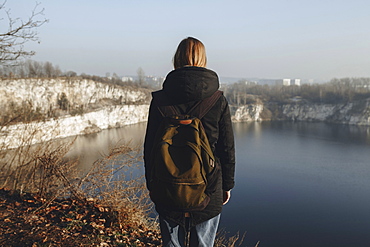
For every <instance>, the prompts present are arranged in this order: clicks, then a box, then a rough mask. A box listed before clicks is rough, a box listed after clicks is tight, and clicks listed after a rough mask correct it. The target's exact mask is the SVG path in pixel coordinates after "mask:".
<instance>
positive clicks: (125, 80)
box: [122, 76, 134, 82]
mask: <svg viewBox="0 0 370 247" xmlns="http://www.w3.org/2000/svg"><path fill="white" fill-rule="evenodd" d="M133 80H134V79H133V78H132V77H128V76H124V77H122V81H123V82H129V81H133Z"/></svg>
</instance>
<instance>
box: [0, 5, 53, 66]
mask: <svg viewBox="0 0 370 247" xmlns="http://www.w3.org/2000/svg"><path fill="white" fill-rule="evenodd" d="M5 5H6V1H5V2H4V3H2V4H0V12H3V13H4V14H5V15H6V18H1V19H0V22H6V25H2V26H8V29H7V30H5V31H0V65H5V64H12V63H15V62H16V60H18V59H19V58H21V57H30V56H33V55H34V54H35V52H34V51H27V50H25V49H24V45H25V44H26V43H27V42H29V41H33V42H39V43H40V41H39V37H38V32H37V28H39V27H41V26H42V25H43V24H45V23H46V22H48V21H49V20H47V19H44V18H40V17H42V16H43V15H44V9H41V10H40V3H36V5H35V7H34V9H33V10H32V12H31V15H30V16H29V17H28V18H27V19H25V20H22V19H21V18H12V16H11V12H10V9H8V10H7V9H5Z"/></svg>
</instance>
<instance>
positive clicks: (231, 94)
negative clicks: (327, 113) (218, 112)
mask: <svg viewBox="0 0 370 247" xmlns="http://www.w3.org/2000/svg"><path fill="white" fill-rule="evenodd" d="M222 90H223V91H224V95H225V97H226V98H227V99H228V101H229V103H230V104H232V105H246V104H250V103H256V102H257V101H259V100H260V101H264V102H274V103H291V102H297V103H298V102H311V103H325V104H338V103H348V102H353V101H356V100H363V99H368V98H370V78H340V79H338V78H334V79H332V80H330V81H329V82H327V83H323V84H303V85H301V86H297V85H291V86H283V85H273V86H271V85H259V84H255V83H248V82H245V81H239V82H236V83H233V84H229V85H223V86H222Z"/></svg>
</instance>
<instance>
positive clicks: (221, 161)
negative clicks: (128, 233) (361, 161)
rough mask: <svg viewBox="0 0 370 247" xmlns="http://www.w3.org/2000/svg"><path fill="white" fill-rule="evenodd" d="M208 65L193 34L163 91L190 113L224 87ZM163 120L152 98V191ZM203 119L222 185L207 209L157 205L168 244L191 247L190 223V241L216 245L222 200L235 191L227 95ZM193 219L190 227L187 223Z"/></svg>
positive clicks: (146, 155)
mask: <svg viewBox="0 0 370 247" xmlns="http://www.w3.org/2000/svg"><path fill="white" fill-rule="evenodd" d="M206 64H207V58H206V53H205V47H204V45H203V44H202V42H200V41H199V40H197V39H195V38H192V37H188V38H186V39H184V40H182V41H181V42H180V44H179V46H178V47H177V50H176V53H175V55H174V58H173V65H174V68H175V70H173V71H171V72H170V73H169V74H168V75H167V77H166V80H165V81H164V83H163V88H162V90H163V91H164V93H165V95H166V96H167V98H168V100H169V101H170V102H171V104H172V105H174V106H175V107H176V109H177V110H178V111H179V112H181V113H182V114H186V113H187V112H188V111H189V109H191V108H192V107H193V106H194V105H195V104H196V103H197V102H199V101H201V100H203V99H205V98H208V97H210V96H212V95H213V94H214V93H215V92H216V91H217V90H218V88H219V81H218V76H217V74H216V73H215V72H213V71H212V70H209V69H207V68H206ZM162 119H163V117H162V115H161V113H160V111H159V110H158V108H157V107H156V105H155V104H154V103H153V100H152V103H151V105H150V110H149V117H148V124H147V130H146V136H145V143H144V162H145V174H146V178H147V186H148V189H149V191H150V185H149V184H148V180H149V178H148V176H149V174H150V171H151V169H152V167H151V165H150V162H149V160H150V156H151V150H152V148H153V145H154V139H155V135H156V131H157V129H158V128H159V125H160V123H161V121H162ZM201 122H202V124H203V126H204V129H205V132H206V134H207V137H208V140H209V143H210V145H211V148H212V150H213V152H214V155H215V157H216V163H217V164H216V165H217V166H219V167H221V169H220V171H221V172H220V173H219V175H218V178H217V182H216V189H215V192H214V193H212V194H210V195H209V197H210V202H209V204H208V205H207V206H206V207H205V208H204V209H203V210H201V211H194V212H190V213H183V212H179V211H176V210H171V209H168V208H165V207H162V206H160V205H156V210H157V212H158V213H159V220H160V228H161V235H162V241H163V246H176V247H177V246H185V245H184V243H185V235H186V234H187V231H186V227H190V246H205V247H209V246H213V243H214V240H215V236H216V232H217V227H218V223H219V219H220V213H221V210H222V205H224V204H226V203H227V202H228V200H229V198H230V190H231V189H232V188H233V187H234V171H235V149H234V136H233V131H232V125H231V118H230V111H229V106H228V102H227V100H226V98H225V97H224V96H223V95H222V96H221V97H220V98H218V100H217V101H216V103H215V104H214V105H213V107H212V108H211V109H210V110H209V111H208V112H207V113H206V115H205V116H204V117H203V118H202V119H201ZM187 222H189V224H190V225H189V226H186V223H187Z"/></svg>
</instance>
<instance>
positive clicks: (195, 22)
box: [6, 0, 370, 80]
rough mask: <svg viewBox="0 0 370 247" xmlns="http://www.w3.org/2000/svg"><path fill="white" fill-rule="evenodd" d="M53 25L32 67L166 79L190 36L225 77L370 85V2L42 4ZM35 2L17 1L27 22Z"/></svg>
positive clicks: (12, 0)
mask: <svg viewBox="0 0 370 247" xmlns="http://www.w3.org/2000/svg"><path fill="white" fill-rule="evenodd" d="M39 2H41V7H43V8H45V11H44V12H45V18H47V19H49V20H50V22H49V23H47V24H45V25H44V26H42V27H41V28H39V37H40V40H41V43H40V44H36V43H32V44H29V45H28V46H27V47H29V48H31V49H33V50H35V51H36V53H37V54H36V56H34V57H33V58H32V59H33V60H36V61H43V62H45V61H50V62H52V63H53V64H54V65H59V66H60V68H61V69H62V70H73V71H76V72H77V73H78V74H79V73H87V74H95V75H105V73H106V72H110V73H111V74H112V73H113V72H115V73H117V74H118V75H136V71H137V69H138V68H139V67H141V68H142V69H143V70H144V72H145V74H146V75H156V76H162V75H163V76H164V75H166V74H167V73H168V72H169V71H170V70H172V63H171V60H172V56H173V54H174V52H175V49H176V47H177V45H178V43H179V42H180V41H181V40H182V39H183V38H185V37H188V36H193V37H196V38H198V39H200V40H201V41H202V42H203V43H204V44H205V46H206V50H207V55H208V68H210V69H213V70H215V71H216V72H217V73H218V74H219V75H220V76H229V77H244V78H249V77H258V78H271V79H278V78H302V79H311V78H315V79H325V80H329V79H331V78H333V77H370V12H369V11H370V1H368V0H351V1H350V0H330V1H329V0H258V1H257V0H254V1H249V0H240V1H235V0H229V1H226V0H225V1H217V0H205V1H202V0H189V1H180V0H152V1H149V0H105V1H104V0H100V1H98V0H63V1H57V0H39ZM34 5H35V2H34V1H31V0H8V1H7V4H6V6H7V8H11V9H12V11H11V12H12V15H13V17H16V16H22V17H26V16H27V14H28V13H29V12H30V11H31V10H32V8H33V7H34Z"/></svg>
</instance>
